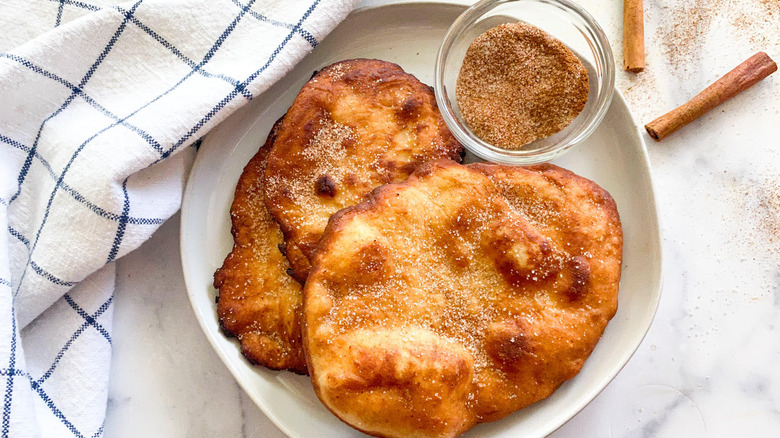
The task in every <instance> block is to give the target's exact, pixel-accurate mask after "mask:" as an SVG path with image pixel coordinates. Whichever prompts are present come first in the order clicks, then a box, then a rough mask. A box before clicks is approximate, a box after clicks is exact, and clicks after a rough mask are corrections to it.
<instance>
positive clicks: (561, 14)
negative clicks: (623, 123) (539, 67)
mask: <svg viewBox="0 0 780 438" xmlns="http://www.w3.org/2000/svg"><path fill="white" fill-rule="evenodd" d="M518 22H520V23H523V24H524V25H525V24H527V25H531V26H533V27H535V28H538V29H540V30H541V31H542V32H546V33H547V34H548V35H549V36H550V37H552V38H553V39H555V40H557V41H560V43H562V44H563V46H565V47H566V48H568V49H569V50H570V51H571V53H573V54H574V56H576V58H578V59H579V61H580V62H581V63H582V66H584V67H585V69H586V70H587V78H586V79H585V81H587V101H586V102H585V105H584V108H583V107H580V108H581V111H579V114H577V115H576V117H573V116H572V117H573V120H572V121H571V122H570V123H569V121H568V120H566V126H565V127H563V129H560V130H558V131H557V132H555V133H553V134H552V135H549V134H550V131H549V130H545V129H541V130H540V132H538V135H532V136H530V137H529V138H532V139H533V138H535V140H533V141H531V142H530V143H528V144H525V145H522V146H521V147H506V145H505V144H504V145H501V144H498V142H496V143H491V142H489V141H486V140H485V139H484V138H489V137H486V136H485V135H484V130H481V129H480V128H479V127H475V128H476V129H475V130H476V131H482V132H480V133H482V137H483V138H480V136H478V135H477V134H476V133H475V130H472V129H471V128H470V125H469V124H468V123H467V121H466V118H464V115H463V112H462V111H461V108H460V106H459V105H458V99H457V97H456V89H457V86H456V84H457V82H458V76H459V73H460V72H461V67H462V66H463V62H464V58H465V57H466V53H467V50H468V48H469V46H470V45H471V44H472V42H474V41H475V40H476V39H477V38H478V37H480V36H481V35H483V34H484V33H485V32H486V31H488V30H489V29H494V28H496V27H497V26H499V25H504V24H507V23H512V24H515V23H518ZM505 61H506V60H505V59H503V60H502V59H496V62H497V63H499V62H505ZM528 62H529V63H532V62H533V60H530V61H528ZM542 79H543V80H542V81H540V83H544V82H545V80H544V78H542ZM546 82H547V83H550V80H549V78H547V80H546ZM614 84H615V64H614V60H613V57H612V50H611V48H610V46H609V42H608V41H607V38H606V36H605V35H604V32H603V31H602V29H601V27H599V25H598V24H597V23H596V21H595V20H594V19H593V17H591V16H590V14H588V13H587V12H586V11H585V10H584V9H582V8H581V7H580V6H578V5H576V4H575V3H573V2H571V1H569V0H482V1H479V2H477V3H476V4H474V5H473V6H471V7H470V8H468V9H467V10H466V11H465V12H463V13H462V14H461V15H460V16H459V17H458V18H457V19H456V20H455V22H454V23H453V24H452V26H450V29H449V30H448V31H447V34H446V36H445V37H444V40H443V42H442V45H441V47H440V49H439V53H438V56H437V59H436V71H435V79H434V88H435V92H436V101H437V103H438V106H439V109H440V111H441V113H442V116H443V117H444V120H445V121H446V122H447V125H448V126H449V128H450V130H451V131H452V133H453V134H454V135H455V137H456V138H457V139H458V140H459V141H460V142H461V143H462V144H463V145H464V146H465V147H466V148H467V149H468V150H469V151H470V152H471V153H473V154H474V155H476V156H478V157H479V158H482V159H484V160H488V161H493V162H496V163H502V164H513V165H529V164H535V163H541V162H545V161H550V160H552V159H554V158H555V157H558V156H559V155H561V154H562V153H564V152H565V151H567V150H568V149H569V148H571V147H572V146H575V145H577V144H579V143H581V142H582V141H584V140H585V139H586V138H587V137H588V136H589V135H590V134H591V133H593V131H594V130H595V129H596V127H597V126H598V124H599V123H600V122H601V120H602V119H603V118H604V115H605V114H606V112H607V109H608V108H609V104H610V102H611V100H612V94H613V92H614V86H615V85H614ZM523 93H525V94H534V93H528V92H527V91H523ZM504 100H506V99H504ZM535 104H536V105H537V106H538V102H536V103H535ZM580 108H576V109H577V110H579V109H580ZM569 109H570V107H567V106H563V107H557V108H549V113H550V114H555V113H560V112H561V111H568V110H569ZM575 114H576V113H575ZM487 122H490V118H487ZM497 122H500V123H506V120H500V121H499V120H497ZM472 123H473V121H472ZM517 123H518V125H523V124H526V125H528V124H530V125H533V124H534V123H536V122H535V121H533V120H528V119H526V118H523V119H522V120H518V121H517ZM501 129H503V130H506V129H507V128H506V127H499V128H497V130H501ZM494 138H495V137H494Z"/></svg>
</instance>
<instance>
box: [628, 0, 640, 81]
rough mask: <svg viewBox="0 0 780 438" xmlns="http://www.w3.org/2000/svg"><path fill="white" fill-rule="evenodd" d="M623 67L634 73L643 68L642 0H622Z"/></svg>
mask: <svg viewBox="0 0 780 438" xmlns="http://www.w3.org/2000/svg"><path fill="white" fill-rule="evenodd" d="M623 67H624V68H625V69H626V71H630V72H634V73H638V72H640V71H642V70H644V69H645V24H644V13H643V10H642V0H623Z"/></svg>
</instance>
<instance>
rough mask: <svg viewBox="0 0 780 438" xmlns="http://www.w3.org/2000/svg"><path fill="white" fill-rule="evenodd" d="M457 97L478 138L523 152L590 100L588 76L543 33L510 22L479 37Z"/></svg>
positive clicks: (562, 47) (566, 51)
mask: <svg viewBox="0 0 780 438" xmlns="http://www.w3.org/2000/svg"><path fill="white" fill-rule="evenodd" d="M455 96H456V99H457V101H458V106H459V107H460V111H461V114H462V115H463V119H464V120H465V121H466V124H467V125H468V126H469V128H470V129H471V130H472V131H473V132H474V134H476V135H477V137H479V138H481V139H482V140H485V141H486V142H488V143H491V144H493V145H495V146H498V147H500V148H504V149H520V148H522V147H523V146H525V145H526V144H528V143H530V142H532V141H534V140H537V139H540V138H545V137H549V136H550V135H552V134H555V133H556V132H558V131H560V130H562V129H563V128H565V127H566V126H568V125H569V124H570V123H571V122H572V121H573V120H574V119H575V118H576V117H577V115H578V114H579V113H580V112H581V111H582V109H583V108H585V103H586V102H587V100H588V72H587V70H586V69H585V67H584V66H583V65H582V62H581V61H580V60H579V58H577V56H576V55H575V54H574V53H572V51H571V50H569V48H567V47H566V46H565V45H563V43H561V42H560V41H558V40H557V39H555V38H553V37H552V36H551V35H549V34H548V33H546V32H544V31H543V30H541V29H539V28H537V27H535V26H532V25H530V24H527V23H524V22H517V23H508V24H502V25H499V26H496V27H494V28H491V29H489V30H487V31H486V32H485V33H483V34H482V35H480V36H479V37H477V39H475V40H474V41H473V42H472V43H471V45H470V46H469V48H468V50H467V51H466V56H465V58H464V59H463V64H462V66H461V69H460V72H459V74H458V79H457V83H456V89H455Z"/></svg>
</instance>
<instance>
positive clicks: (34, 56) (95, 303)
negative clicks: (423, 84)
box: [0, 0, 355, 437]
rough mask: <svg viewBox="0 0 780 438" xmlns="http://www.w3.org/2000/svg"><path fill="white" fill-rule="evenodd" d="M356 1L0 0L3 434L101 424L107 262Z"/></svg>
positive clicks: (157, 216) (161, 215) (109, 280)
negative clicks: (221, 128)
mask: <svg viewBox="0 0 780 438" xmlns="http://www.w3.org/2000/svg"><path fill="white" fill-rule="evenodd" d="M354 3H355V2H354V0H189V1H184V0H138V1H130V2H118V1H106V0H103V1H99V0H90V1H76V0H0V52H2V53H0V230H7V232H0V388H2V390H0V394H2V395H0V411H1V412H0V437H8V436H12V437H28V436H44V437H59V436H68V437H70V436H77V437H97V436H101V435H102V434H103V429H104V420H105V411H106V399H107V390H108V374H109V365H110V358H111V315H112V304H111V303H112V296H113V288H114V263H113V262H114V260H116V259H117V258H119V257H121V256H122V255H123V254H126V253H127V252H129V251H132V250H133V249H135V248H137V247H138V246H139V245H140V244H141V243H143V242H144V241H145V240H146V239H148V238H149V237H150V236H151V234H152V233H153V232H154V231H155V230H156V229H157V228H158V227H159V226H160V224H162V223H163V222H164V221H165V220H166V219H167V218H168V217H170V216H171V215H172V214H173V213H175V212H176V211H177V210H178V208H179V205H180V202H181V195H182V188H183V186H184V182H185V180H186V176H187V173H188V170H189V166H190V163H191V162H192V158H193V157H194V154H195V153H196V150H197V145H198V144H199V138H201V137H202V136H203V135H204V134H205V133H206V132H208V130H209V129H210V128H212V127H213V126H215V125H216V124H217V123H219V122H220V121H221V120H223V119H224V118H225V117H227V116H228V115H229V114H231V113H232V112H233V111H235V110H236V109H237V108H239V107H241V106H242V105H244V104H246V103H247V102H248V101H249V100H251V99H253V98H255V97H257V96H259V95H260V93H262V92H263V91H264V90H265V89H267V88H268V87H269V86H270V85H271V84H273V83H274V82H275V81H276V80H278V79H279V78H281V77H282V76H283V75H284V74H285V73H286V72H288V71H289V70H290V69H291V68H292V67H293V66H294V65H295V63H296V62H298V61H299V60H300V59H301V58H303V57H304V56H305V55H306V54H307V53H308V52H309V51H311V50H312V49H313V48H314V47H315V46H316V45H317V43H318V42H319V41H321V40H322V38H323V37H324V36H325V35H326V34H327V33H328V32H329V31H330V30H331V29H333V28H334V27H335V26H336V25H337V24H338V23H339V22H340V21H341V20H342V19H343V18H344V17H345V16H346V15H347V13H348V12H349V11H350V10H351V9H352V7H353V6H354Z"/></svg>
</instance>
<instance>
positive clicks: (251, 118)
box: [181, 2, 661, 438]
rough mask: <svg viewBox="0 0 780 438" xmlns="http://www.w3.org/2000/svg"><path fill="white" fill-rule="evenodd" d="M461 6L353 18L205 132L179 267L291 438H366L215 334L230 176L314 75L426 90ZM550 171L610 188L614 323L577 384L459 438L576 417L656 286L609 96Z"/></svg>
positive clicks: (649, 220)
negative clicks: (419, 84) (405, 75)
mask: <svg viewBox="0 0 780 438" xmlns="http://www.w3.org/2000/svg"><path fill="white" fill-rule="evenodd" d="M463 9H464V7H463V6H461V5H455V4H442V3H423V2H414V3H409V2H404V3H402V4H395V5H391V6H381V7H373V8H364V9H361V10H358V11H355V12H353V14H351V15H350V16H349V17H348V18H347V19H346V20H345V21H344V22H343V23H342V24H341V25H340V26H339V27H338V28H336V29H335V30H334V31H333V32H332V33H331V35H330V36H328V38H327V39H326V40H325V41H323V42H322V44H320V45H319V47H317V49H315V51H314V52H312V54H310V55H309V56H308V57H306V58H305V59H304V61H303V62H301V64H300V65H298V66H297V67H296V68H295V69H294V70H293V71H292V72H291V73H290V74H288V75H287V76H285V78H284V79H283V80H282V81H280V82H279V83H278V84H276V85H274V86H273V87H272V88H271V89H270V90H269V91H268V92H266V93H265V94H264V95H263V96H261V97H258V98H256V99H254V100H253V101H252V102H251V103H250V104H249V105H248V106H247V107H245V108H243V109H241V110H240V111H238V112H236V113H235V114H234V115H232V116H231V117H230V118H228V119H227V120H226V121H224V122H223V123H222V124H220V125H219V126H218V127H217V128H216V129H215V130H213V131H212V132H211V133H209V135H208V136H207V138H206V139H205V141H204V142H203V145H202V146H201V148H200V151H199V152H198V156H197V159H196V160H195V164H194V166H193V168H192V173H191V174H190V178H189V181H188V184H187V189H186V193H185V195H184V201H183V205H182V215H181V255H182V268H183V271H184V278H185V281H186V286H187V291H188V293H189V297H190V300H191V302H192V307H193V309H194V310H195V314H196V316H197V318H198V320H199V322H200V324H201V327H203V330H204V331H205V333H206V336H207V338H208V339H209V341H210V342H211V344H212V345H213V347H214V349H215V350H216V351H217V353H218V354H219V356H220V357H221V358H222V360H223V361H224V362H225V364H226V365H227V367H228V368H229V369H230V371H231V372H232V373H233V375H234V376H235V378H236V380H237V381H238V383H239V384H240V385H241V386H242V387H243V388H244V390H245V391H246V392H247V394H248V395H249V396H250V397H251V398H252V400H254V401H255V403H257V405H258V406H259V407H260V408H261V409H262V410H263V412H265V413H266V415H268V417H269V418H270V419H271V420H272V421H273V422H274V423H275V424H276V425H277V426H278V427H279V428H280V429H281V430H282V431H283V432H285V433H286V434H287V435H289V436H291V437H301V438H308V437H314V436H317V437H327V436H339V437H345V436H347V437H349V436H363V434H361V433H360V432H357V431H355V430H353V429H351V428H349V427H348V426H346V425H345V424H343V423H341V422H340V421H339V420H338V419H337V418H336V417H335V416H333V415H332V414H331V413H330V412H328V411H327V410H326V409H325V408H324V407H323V406H322V405H321V404H320V402H319V401H318V400H317V398H316V396H315V395H314V391H313V390H312V389H311V385H310V383H309V380H308V378H306V377H303V376H295V375H292V374H291V373H287V372H275V371H269V370H266V369H264V368H260V367H253V366H251V365H249V364H248V363H247V361H246V360H244V358H243V357H242V356H241V353H240V351H239V347H238V343H237V342H235V340H232V339H227V338H225V336H223V334H222V333H221V332H220V330H219V324H218V322H217V317H216V305H215V304H214V297H215V295H216V291H215V290H214V288H213V287H212V285H211V284H212V275H213V273H214V271H215V270H216V269H217V268H218V267H219V266H221V265H222V261H223V259H224V257H225V255H227V253H228V252H229V251H230V248H231V247H232V244H233V240H232V238H231V236H230V220H229V217H228V210H229V206H230V203H231V201H232V198H233V191H234V189H235V186H236V182H237V181H238V177H239V175H240V174H241V171H242V169H243V167H244V165H245V164H246V162H247V161H249V159H250V158H251V157H252V155H254V153H255V152H256V151H257V148H258V147H259V146H260V145H261V144H263V142H264V140H265V138H266V135H267V133H268V131H269V129H270V128H271V125H272V124H273V122H274V121H276V119H277V118H279V117H280V116H281V115H282V114H283V113H284V112H285V111H286V109H287V108H288V107H289V105H290V104H291V103H292V100H293V99H294V97H295V95H296V94H297V92H298V90H299V89H300V87H301V86H303V84H304V83H305V82H306V80H308V79H309V77H310V76H311V74H312V72H313V71H314V70H316V69H319V68H321V67H323V66H325V65H327V64H330V63H331V62H334V61H337V60H342V59H348V58H357V57H369V58H380V59H384V60H388V61H393V62H396V63H398V64H400V65H401V66H402V67H403V68H404V69H405V70H406V71H408V72H410V73H412V74H414V75H416V76H417V77H418V78H419V79H420V80H422V81H423V82H425V83H428V84H430V83H432V79H433V62H434V57H435V54H436V51H437V50H438V46H439V43H440V41H441V39H442V37H443V36H444V33H445V31H446V30H447V28H448V27H449V25H450V24H451V23H452V21H453V20H454V19H455V18H456V17H457V16H458V14H460V12H462V11H463ZM556 163H557V164H559V165H561V166H564V167H566V168H569V169H571V170H573V171H575V172H577V173H579V174H581V175H583V176H585V177H588V178H590V179H592V180H594V181H596V182H597V183H598V184H600V185H601V186H602V187H604V188H606V189H607V190H608V191H609V192H610V193H611V194H612V196H613V197H614V198H615V201H616V202H617V205H618V209H619V211H620V216H621V219H622V221H623V231H624V239H625V240H624V255H623V256H624V264H623V277H622V281H621V288H620V294H619V302H620V304H619V308H618V312H617V315H616V316H615V318H614V319H613V320H612V321H611V322H610V323H609V325H608V326H607V329H606V332H605V333H604V336H603V337H602V339H601V341H600V342H599V344H598V345H597V347H596V349H595V351H594V352H593V354H592V355H591V357H590V358H589V359H588V361H587V362H586V364H585V367H584V368H583V369H582V372H580V374H579V375H577V376H576V377H575V378H574V379H572V380H571V381H569V382H566V383H565V384H564V385H562V386H561V387H560V388H559V389H558V390H557V391H556V392H555V393H554V394H553V395H552V396H551V397H549V398H548V399H546V400H543V401H541V402H539V403H536V404H534V405H532V406H530V407H528V408H526V409H523V410H521V411H519V412H517V413H515V414H513V415H511V416H509V417H508V418H505V419H503V420H501V421H498V422H495V423H487V424H482V425H478V426H477V427H476V428H474V429H473V430H472V431H471V432H468V433H467V434H466V436H476V435H479V436H491V437H510V436H511V437H519V436H522V437H541V436H545V435H547V434H549V433H551V432H552V431H554V430H555V429H556V428H558V427H559V426H560V425H562V424H563V423H565V422H566V421H567V420H568V419H570V418H571V417H573V416H574V415H575V414H576V413H577V412H579V411H580V410H581V409H582V408H583V407H585V405H586V404H587V403H588V402H590V401H591V400H592V399H593V398H594V397H596V395H598V393H599V392H600V391H601V390H602V389H604V387H605V386H606V385H607V384H608V383H609V382H610V381H611V380H612V378H614V377H615V375H616V374H617V373H618V371H619V370H620V369H621V368H622V367H623V365H625V363H626V362H627V361H628V359H629V358H630V357H631V355H632V354H633V353H634V351H635V350H636V348H637V347H638V346H639V343H640V342H641V340H642V338H643V337H644V335H645V333H646V332H647V330H648V328H649V327H650V323H651V321H652V319H653V315H654V313H655V309H656V307H657V304H658V299H659V295H660V283H661V241H660V236H659V225H658V218H657V215H656V206H655V199H654V195H653V187H652V183H651V179H650V168H649V163H648V158H647V152H646V150H645V146H644V143H643V141H642V137H641V136H640V131H639V128H638V127H637V125H636V124H635V123H634V121H633V119H632V117H631V114H630V112H629V110H628V108H627V107H626V103H625V101H624V100H623V98H622V96H620V94H618V93H616V95H615V98H614V100H613V101H612V106H611V107H610V109H609V112H608V113H607V116H606V118H605V119H604V121H603V123H602V124H601V126H600V127H599V128H598V129H597V130H596V132H595V133H594V134H593V135H592V136H591V137H590V139H588V140H587V141H586V142H585V143H584V144H582V145H580V146H579V147H576V148H574V149H573V150H572V151H571V152H569V153H568V154H567V155H565V156H564V157H563V158H561V159H559V160H557V161H556Z"/></svg>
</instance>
